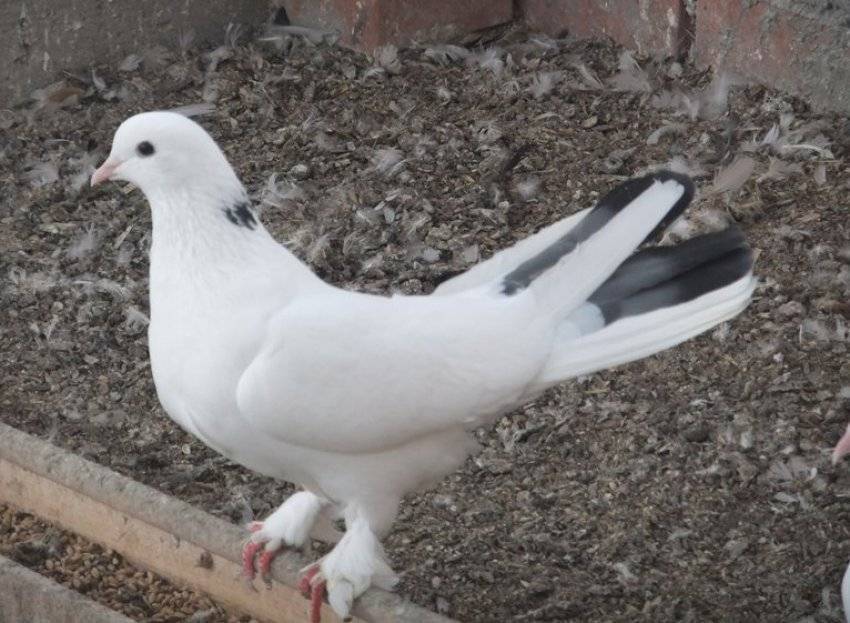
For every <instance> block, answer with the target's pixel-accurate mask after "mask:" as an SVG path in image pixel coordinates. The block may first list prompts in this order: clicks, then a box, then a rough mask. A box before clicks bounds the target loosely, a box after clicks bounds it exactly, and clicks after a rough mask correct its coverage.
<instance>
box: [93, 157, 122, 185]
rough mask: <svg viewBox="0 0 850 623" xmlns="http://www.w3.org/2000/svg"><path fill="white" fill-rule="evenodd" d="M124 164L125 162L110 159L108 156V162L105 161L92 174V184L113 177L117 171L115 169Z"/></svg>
mask: <svg viewBox="0 0 850 623" xmlns="http://www.w3.org/2000/svg"><path fill="white" fill-rule="evenodd" d="M122 164H123V163H121V162H117V161H115V160H109V159H108V158H107V159H106V162H104V163H103V164H102V165H100V168H99V169H98V170H97V171H95V172H94V173H93V174H92V176H91V185H92V186H97V185H98V184H100V183H101V182H105V181H106V180H108V179H109V178H111V177H112V174H113V173H115V169H117V168H118V167H120V166H121V165H122Z"/></svg>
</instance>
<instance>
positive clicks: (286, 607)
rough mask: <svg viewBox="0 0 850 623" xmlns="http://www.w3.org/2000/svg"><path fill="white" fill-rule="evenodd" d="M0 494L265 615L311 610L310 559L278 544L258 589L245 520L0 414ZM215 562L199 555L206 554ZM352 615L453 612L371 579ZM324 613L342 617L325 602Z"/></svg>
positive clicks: (279, 619)
mask: <svg viewBox="0 0 850 623" xmlns="http://www.w3.org/2000/svg"><path fill="white" fill-rule="evenodd" d="M0 501H3V502H8V503H10V504H13V505H14V506H17V507H19V508H22V509H25V510H27V511H29V512H31V513H33V514H34V515H38V516H40V517H43V518H44V519H47V520H49V521H52V522H55V523H57V524H58V525H60V526H62V527H64V528H66V529H68V530H70V531H72V532H76V533H78V534H80V535H82V536H84V537H86V538H88V539H90V540H92V541H95V542H97V543H100V544H102V545H103V546H104V547H108V548H110V549H113V550H115V551H117V552H120V553H121V554H122V555H124V556H126V557H127V558H128V559H129V560H131V561H133V562H134V563H136V564H138V565H140V566H142V567H144V568H146V569H150V570H151V571H154V572H155V573H157V574H159V575H162V576H164V577H167V578H169V579H171V580H172V581H174V582H175V583H177V584H183V585H189V586H192V587H193V588H196V589H197V590H200V591H202V592H204V593H207V594H209V595H210V596H212V597H213V598H214V599H216V600H217V601H219V602H221V603H222V604H224V605H226V606H228V607H229V608H231V609H233V610H235V611H238V612H244V613H245V614H249V615H250V616H252V617H254V618H256V619H258V620H261V621H269V622H272V621H274V622H275V623H286V622H290V621H292V622H296V621H305V620H308V612H309V604H308V602H307V600H305V599H304V598H303V597H302V596H301V595H300V593H299V592H298V591H297V589H296V588H295V587H296V585H297V582H298V579H299V570H300V569H301V568H303V567H304V566H305V565H306V564H307V563H308V562H309V561H307V560H305V559H304V558H302V557H301V556H300V555H299V554H297V553H295V552H288V551H287V552H282V553H281V554H280V556H278V557H277V558H276V559H275V562H274V565H273V566H272V578H273V585H272V589H271V590H266V589H265V587H263V586H261V584H262V583H261V582H259V581H257V584H258V585H259V590H258V591H252V590H250V589H249V588H247V587H246V585H245V584H244V582H243V580H242V578H241V550H242V544H243V543H244V540H245V538H246V536H247V535H246V532H245V530H244V529H243V528H240V527H238V526H234V525H233V524H230V523H228V522H225V521H222V520H220V519H218V518H216V517H213V516H211V515H209V514H207V513H204V512H203V511H201V510H199V509H197V508H194V507H193V506H191V505H189V504H186V503H184V502H181V501H179V500H176V499H174V498H171V497H169V496H166V495H164V494H162V493H160V492H158V491H156V490H154V489H151V488H150V487H146V486H145V485H142V484H140V483H138V482H135V481H133V480H131V479H129V478H125V477H124V476H121V475H120V474H117V473H115V472H113V471H111V470H109V469H106V468H105V467H103V466H100V465H97V464H95V463H91V462H90V461H86V460H84V459H82V458H80V457H78V456H76V455H74V454H71V453H69V452H67V451H65V450H62V449H61V448H57V447H55V446H52V445H50V444H48V443H46V442H44V441H42V440H40V439H37V438H35V437H32V436H30V435H27V434H25V433H22V432H21V431H18V430H16V429H14V428H11V427H9V426H6V425H4V424H0ZM205 553H206V554H209V556H210V557H211V558H212V561H213V565H212V567H211V568H206V567H205V566H203V565H199V564H198V563H199V561H200V558H201V555H202V554H205ZM354 615H355V616H356V617H357V619H356V620H359V621H372V622H375V623H390V622H398V623H414V622H416V623H450V620H449V619H446V618H445V617H442V616H440V615H438V614H435V613H433V612H430V611H428V610H425V609H424V608H420V607H419V606H416V605H414V604H411V603H409V602H406V601H404V600H403V599H401V597H399V596H398V595H396V594H394V593H389V592H386V591H382V590H378V589H370V590H369V591H367V592H366V593H365V594H364V595H363V596H362V597H361V598H360V599H358V600H357V602H356V604H355V609H354ZM322 621H323V622H325V623H337V622H338V621H339V618H338V617H337V616H336V615H335V614H334V613H333V611H332V610H331V609H330V608H329V607H327V606H325V607H324V609H323V611H322Z"/></svg>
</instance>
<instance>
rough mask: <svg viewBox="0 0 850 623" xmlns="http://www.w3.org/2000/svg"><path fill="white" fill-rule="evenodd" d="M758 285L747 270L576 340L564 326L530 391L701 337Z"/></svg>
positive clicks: (745, 300) (735, 309)
mask: <svg viewBox="0 0 850 623" xmlns="http://www.w3.org/2000/svg"><path fill="white" fill-rule="evenodd" d="M755 286H756V280H755V278H754V277H753V276H752V274H751V273H750V272H747V273H746V275H744V276H743V277H741V278H740V279H738V280H736V281H734V282H733V283H731V284H729V285H726V286H725V287H721V288H719V289H715V290H712V291H710V292H708V293H706V294H703V295H702V296H699V297H697V298H694V299H691V300H688V301H685V302H683V303H680V304H678V305H673V306H670V307H662V308H660V309H656V310H654V311H649V312H646V313H641V314H637V315H633V316H627V317H624V318H621V319H619V320H617V321H615V322H613V323H611V324H609V325H607V326H605V327H603V328H602V329H599V330H597V331H593V332H592V333H589V334H587V335H583V336H580V337H576V336H575V329H574V327H572V326H571V325H570V323H565V325H564V327H563V329H564V330H563V332H562V333H560V334H559V336H558V337H557V338H556V340H555V344H554V346H553V349H552V357H551V359H550V361H549V363H548V364H547V365H546V367H545V369H544V371H543V373H542V374H541V376H540V378H539V379H538V382H537V383H536V384H535V387H534V388H532V392H537V391H540V390H542V389H545V388H546V387H549V386H551V385H554V384H556V383H558V382H560V381H563V380H566V379H569V378H573V377H576V376H579V375H583V374H590V373H591V372H596V371H598V370H603V369H606V368H611V367H613V366H617V365H621V364H624V363H628V362H630V361H636V360H637V359H642V358H644V357H648V356H649V355H652V354H655V353H657V352H660V351H662V350H665V349H667V348H671V347H673V346H675V345H677V344H680V343H681V342H684V341H685V340H687V339H690V338H692V337H694V336H696V335H699V334H700V333H703V332H704V331H707V330H708V329H710V328H712V327H714V326H715V325H717V324H719V323H721V322H723V321H725V320H729V319H730V318H733V317H734V316H736V315H738V314H739V313H740V312H741V311H743V310H744V309H745V308H746V307H747V305H748V304H749V302H750V297H751V296H752V292H753V290H754V289H755Z"/></svg>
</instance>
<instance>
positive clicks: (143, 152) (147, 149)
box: [136, 141, 154, 156]
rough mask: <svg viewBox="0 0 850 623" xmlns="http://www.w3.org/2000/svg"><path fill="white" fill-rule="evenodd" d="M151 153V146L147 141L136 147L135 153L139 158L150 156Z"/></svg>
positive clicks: (152, 150) (152, 149)
mask: <svg viewBox="0 0 850 623" xmlns="http://www.w3.org/2000/svg"><path fill="white" fill-rule="evenodd" d="M153 152H154V148H153V145H151V144H150V143H149V142H148V141H142V142H141V143H139V144H138V145H136V153H138V154H139V155H140V156H150V155H151V154H152V153H153Z"/></svg>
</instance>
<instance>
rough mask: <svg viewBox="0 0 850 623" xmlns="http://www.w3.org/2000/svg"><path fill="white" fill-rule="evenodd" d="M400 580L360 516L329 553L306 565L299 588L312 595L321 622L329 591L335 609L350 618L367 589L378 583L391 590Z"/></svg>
mask: <svg viewBox="0 0 850 623" xmlns="http://www.w3.org/2000/svg"><path fill="white" fill-rule="evenodd" d="M347 523H348V522H347ZM396 582H398V577H397V576H396V575H395V573H393V570H392V569H391V568H390V566H389V565H388V564H387V561H386V554H384V548H383V547H382V546H381V542H380V541H379V540H378V537H377V536H375V534H374V533H373V532H372V530H371V528H370V527H369V523H368V522H367V521H366V520H365V519H363V518H362V517H357V518H355V519H354V520H353V521H352V522H350V523H348V525H347V530H346V532H345V535H344V536H343V537H342V539H341V540H340V542H339V543H338V544H337V545H336V547H334V548H333V549H332V550H331V552H330V553H329V554H328V555H327V556H325V557H324V558H322V559H320V560H318V561H317V562H315V563H313V564H312V565H310V566H309V567H307V568H305V569H304V576H303V577H302V578H301V582H300V584H299V589H300V590H301V592H302V593H303V594H304V596H305V597H307V598H309V599H310V602H311V608H310V622H311V623H320V621H321V608H322V601H323V600H324V597H325V593H326V592H327V597H328V603H329V604H330V606H331V608H333V609H334V612H336V613H337V614H338V615H339V616H340V617H341V618H343V619H347V618H348V617H349V615H350V613H351V607H352V605H353V603H354V600H355V599H357V598H358V597H359V596H360V595H361V594H363V593H364V592H366V589H368V588H369V587H370V586H373V585H374V586H377V587H379V588H383V589H385V590H391V589H392V588H393V587H394V586H395V584H396Z"/></svg>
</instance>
